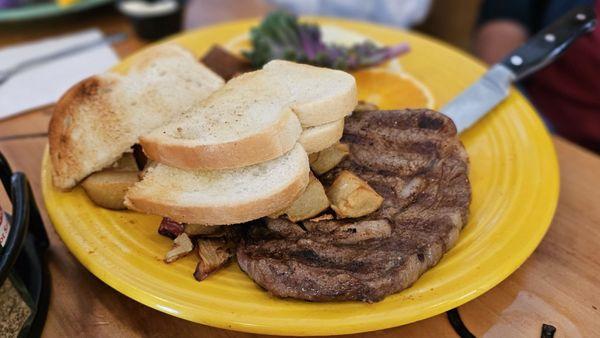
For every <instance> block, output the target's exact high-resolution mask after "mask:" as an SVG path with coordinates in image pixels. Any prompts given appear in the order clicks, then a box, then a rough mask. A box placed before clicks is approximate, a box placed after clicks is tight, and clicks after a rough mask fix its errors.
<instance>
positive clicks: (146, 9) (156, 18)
mask: <svg viewBox="0 0 600 338" xmlns="http://www.w3.org/2000/svg"><path fill="white" fill-rule="evenodd" d="M118 7H119V10H120V11H121V13H123V14H124V15H126V16H127V17H128V18H129V19H130V20H131V24H132V25H133V28H134V30H135V33H136V34H137V35H138V36H139V37H140V38H142V39H145V40H158V39H161V38H164V37H166V36H168V35H172V34H175V33H177V32H179V31H181V27H182V23H183V7H184V6H183V4H182V2H180V1H177V0H160V1H143V0H123V1H120V2H119V4H118Z"/></svg>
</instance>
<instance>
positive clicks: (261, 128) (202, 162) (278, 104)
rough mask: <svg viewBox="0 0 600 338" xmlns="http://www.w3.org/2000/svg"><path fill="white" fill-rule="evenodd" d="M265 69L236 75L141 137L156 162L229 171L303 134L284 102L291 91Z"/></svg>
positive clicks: (277, 151)
mask: <svg viewBox="0 0 600 338" xmlns="http://www.w3.org/2000/svg"><path fill="white" fill-rule="evenodd" d="M271 81H272V80H271V79H270V78H269V77H268V76H266V74H265V73H264V72H262V71H256V72H251V73H246V74H243V75H240V76H238V77H235V78H233V79H232V80H230V81H229V82H227V84H226V85H225V86H224V87H222V88H221V89H220V90H218V91H216V92H215V93H213V94H212V95H211V96H210V97H208V98H207V99H206V100H204V101H202V102H201V103H200V104H198V105H197V106H196V107H195V108H194V109H192V110H191V111H189V112H188V113H187V114H186V115H187V116H186V118H184V119H181V120H177V121H174V122H173V123H170V124H168V125H166V126H164V127H162V128H159V129H157V130H155V131H154V132H152V133H150V134H148V135H145V136H142V137H141V138H140V143H141V145H142V147H143V148H144V152H145V153H146V155H147V156H148V157H149V158H151V159H152V160H154V161H157V162H160V163H163V164H167V165H170V166H173V167H177V168H182V169H231V168H239V167H244V166H248V165H252V164H256V163H260V162H264V161H268V160H271V159H274V158H276V157H279V156H281V155H282V154H284V153H286V152H288V151H289V150H290V149H292V147H294V145H295V144H296V141H297V140H298V138H299V137H300V133H301V132H302V128H301V126H300V122H299V121H298V118H297V117H296V115H294V113H293V112H292V111H291V110H290V108H289V107H288V106H287V105H286V100H288V98H289V95H290V93H289V91H288V89H287V88H285V87H277V86H273V85H272V82H271Z"/></svg>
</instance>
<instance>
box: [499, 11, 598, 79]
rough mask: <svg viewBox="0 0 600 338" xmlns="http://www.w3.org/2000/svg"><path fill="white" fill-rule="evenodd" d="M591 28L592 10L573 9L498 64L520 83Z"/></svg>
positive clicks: (592, 23) (593, 21)
mask: <svg viewBox="0 0 600 338" xmlns="http://www.w3.org/2000/svg"><path fill="white" fill-rule="evenodd" d="M595 26H596V14H595V13H594V7H593V6H589V5H584V6H577V7H575V8H573V9H572V10H570V11H569V12H568V13H567V14H565V15H564V16H562V17H561V18H560V19H558V20H556V21H555V22H553V23H552V24H551V25H550V26H548V27H546V28H544V29H543V30H542V31H540V32H539V33H537V34H536V35H534V36H533V37H532V38H530V39H529V40H528V41H527V42H525V44H523V45H522V46H521V47H519V48H517V50H515V51H513V52H512V53H510V54H509V55H508V56H507V57H506V58H505V59H504V60H502V62H501V63H502V64H503V65H505V66H506V67H508V68H509V69H510V70H512V71H513V73H515V76H516V80H520V79H522V78H524V77H525V76H527V75H529V74H531V73H533V72H535V71H537V70H538V69H540V68H542V67H544V66H546V65H548V64H549V63H550V62H552V61H554V60H555V59H556V58H557V57H558V56H559V55H560V54H562V52H564V51H565V50H566V49H567V47H569V45H571V44H572V43H573V41H575V40H576V39H577V38H578V37H579V36H581V35H583V34H585V33H587V32H590V31H592V30H593V29H594V27H595Z"/></svg>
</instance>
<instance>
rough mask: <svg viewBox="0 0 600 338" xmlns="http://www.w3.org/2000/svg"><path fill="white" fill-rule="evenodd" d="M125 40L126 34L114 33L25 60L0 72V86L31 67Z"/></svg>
mask: <svg viewBox="0 0 600 338" xmlns="http://www.w3.org/2000/svg"><path fill="white" fill-rule="evenodd" d="M126 38H127V34H126V33H116V34H112V35H109V36H107V37H103V38H100V39H95V40H93V41H87V42H83V43H80V44H78V45H75V46H71V47H68V48H65V49H61V50H59V51H56V52H53V53H49V54H46V55H41V56H38V57H34V58H32V59H29V60H25V61H23V62H21V63H19V64H17V65H15V66H14V67H12V68H9V69H5V70H0V85H2V84H3V83H4V82H6V81H7V80H8V79H9V78H10V77H12V76H13V75H15V74H17V73H19V72H22V71H24V70H27V69H29V68H31V67H35V66H38V65H40V64H43V63H46V62H49V61H52V60H56V59H60V58H62V57H65V56H68V55H72V54H75V53H79V52H82V51H84V50H87V49H90V48H93V47H97V46H101V45H104V44H113V43H116V42H120V41H123V40H125V39H126Z"/></svg>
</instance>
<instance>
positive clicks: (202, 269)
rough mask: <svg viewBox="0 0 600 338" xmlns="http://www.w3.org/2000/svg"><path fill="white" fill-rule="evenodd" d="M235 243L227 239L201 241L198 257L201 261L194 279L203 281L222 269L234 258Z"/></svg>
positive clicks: (199, 242)
mask: <svg viewBox="0 0 600 338" xmlns="http://www.w3.org/2000/svg"><path fill="white" fill-rule="evenodd" d="M234 246H235V245H234V243H232V242H231V241H228V240H225V239H205V238H203V239H199V240H198V256H200V261H199V262H198V265H196V271H194V278H196V280H197V281H203V280H204V279H206V278H207V277H208V276H209V275H210V274H212V273H213V272H215V271H217V270H219V269H221V268H222V267H224V266H225V265H227V263H228V262H229V261H230V260H231V258H232V257H233V252H234V251H235V249H234Z"/></svg>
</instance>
